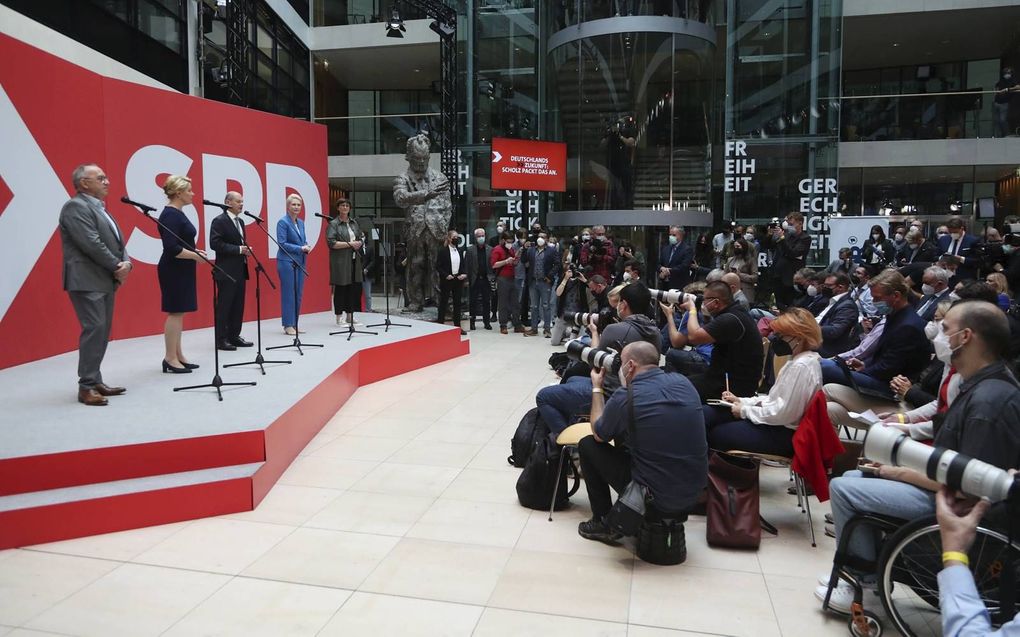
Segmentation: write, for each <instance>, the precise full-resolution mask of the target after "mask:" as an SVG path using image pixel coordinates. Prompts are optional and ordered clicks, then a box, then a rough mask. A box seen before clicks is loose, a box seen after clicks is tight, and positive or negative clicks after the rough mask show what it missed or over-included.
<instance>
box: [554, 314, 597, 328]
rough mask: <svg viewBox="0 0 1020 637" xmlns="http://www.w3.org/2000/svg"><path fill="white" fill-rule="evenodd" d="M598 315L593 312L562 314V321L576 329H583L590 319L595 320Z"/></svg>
mask: <svg viewBox="0 0 1020 637" xmlns="http://www.w3.org/2000/svg"><path fill="white" fill-rule="evenodd" d="M597 318H598V314H596V313H594V312H564V313H563V320H564V321H566V322H567V323H569V324H571V325H576V326H577V327H585V326H587V325H588V323H590V322H591V320H592V319H597Z"/></svg>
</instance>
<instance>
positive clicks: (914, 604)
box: [878, 516, 1020, 637]
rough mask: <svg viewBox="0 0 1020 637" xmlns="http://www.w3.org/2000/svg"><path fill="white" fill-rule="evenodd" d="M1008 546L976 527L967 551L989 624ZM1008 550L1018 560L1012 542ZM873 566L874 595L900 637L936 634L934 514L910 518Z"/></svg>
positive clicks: (938, 559) (938, 544)
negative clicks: (1010, 550) (988, 616)
mask: <svg viewBox="0 0 1020 637" xmlns="http://www.w3.org/2000/svg"><path fill="white" fill-rule="evenodd" d="M1007 548H1008V542H1007V540H1006V536H1005V535H1003V534H1001V533H999V532H997V531H993V530H991V529H986V528H981V527H979V528H978V530H977V537H976V538H975V540H974V546H973V547H971V550H970V557H971V572H973V573H974V581H975V584H976V585H977V590H978V594H979V595H981V598H982V600H984V603H985V606H986V607H987V608H988V610H989V613H990V614H991V616H992V622H993V624H997V623H998V622H997V615H998V611H999V602H998V594H999V581H1000V574H1001V573H1002V566H1003V558H1004V557H1005V555H1006V551H1007ZM1012 551H1013V553H1014V559H1016V560H1017V561H1018V562H1020V547H1018V546H1017V544H1015V543H1014V545H1013V548H1012ZM878 564H879V566H878V593H879V595H880V596H881V598H882V605H883V606H884V607H885V610H886V612H887V613H888V614H889V617H890V618H891V619H892V621H893V623H894V624H895V626H896V628H897V629H898V630H899V631H900V632H901V633H902V634H903V635H904V636H905V637H920V636H922V635H941V634H942V614H941V612H940V611H939V587H938V573H939V571H940V570H942V540H941V538H940V536H939V527H938V523H937V522H936V521H935V517H934V516H927V517H923V518H919V519H917V520H914V521H913V522H910V523H908V524H905V525H904V526H903V528H901V529H899V530H898V531H897V532H896V533H894V534H893V535H891V536H890V537H889V539H888V541H887V542H886V543H885V545H884V547H883V550H882V555H881V556H880V557H879V561H878Z"/></svg>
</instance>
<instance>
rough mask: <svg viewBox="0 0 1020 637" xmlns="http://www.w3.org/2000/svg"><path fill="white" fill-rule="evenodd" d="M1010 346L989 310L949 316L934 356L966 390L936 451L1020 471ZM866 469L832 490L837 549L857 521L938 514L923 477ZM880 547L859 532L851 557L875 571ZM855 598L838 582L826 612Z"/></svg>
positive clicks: (865, 578) (962, 306)
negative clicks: (846, 530)
mask: <svg viewBox="0 0 1020 637" xmlns="http://www.w3.org/2000/svg"><path fill="white" fill-rule="evenodd" d="M1008 343H1009V324H1008V322H1007V321H1006V315H1005V314H1004V313H1003V312H1002V311H1001V310H1000V309H999V308H998V307H996V306H995V305H992V304H991V303H988V302H985V301H960V302H957V303H955V304H954V305H953V307H952V308H951V309H950V310H949V312H947V313H946V316H945V318H943V320H942V325H941V329H940V332H939V333H938V334H937V336H936V338H935V340H934V345H935V350H936V352H939V353H940V356H939V358H941V359H942V360H943V361H944V362H946V363H947V364H949V365H952V366H953V367H955V368H956V372H957V373H958V374H959V375H960V377H961V378H962V379H963V382H962V384H961V385H960V392H959V395H958V396H957V397H956V400H954V401H953V403H952V404H951V405H950V406H949V408H948V410H947V411H946V412H945V415H944V418H943V420H942V424H941V425H940V426H938V428H937V429H936V431H935V439H934V444H935V446H936V447H943V448H945V449H949V450H952V451H956V452H959V453H961V454H965V455H967V456H970V457H971V458H976V459H978V460H981V461H983V462H987V463H989V464H992V465H995V466H996V467H999V468H1000V469H1008V468H1011V467H1017V466H1020V385H1018V384H1017V381H1016V378H1014V376H1013V374H1012V373H1011V372H1010V371H1009V369H1007V367H1006V365H1005V364H1004V362H1003V357H1004V355H1005V353H1006V348H1007V346H1008ZM947 354H948V356H947ZM947 358H948V360H947ZM873 427H874V425H873ZM864 469H865V470H866V471H867V474H865V473H862V472H861V471H850V472H847V473H846V474H844V475H843V476H842V477H840V478H836V479H835V480H833V481H832V484H831V485H830V493H831V496H832V517H833V523H834V528H835V535H836V541H837V542H839V541H840V537H841V536H842V533H843V531H844V526H845V525H846V524H847V522H848V521H849V520H850V519H851V518H853V517H854V516H855V515H858V514H862V513H874V514H879V515H886V516H891V517H895V518H900V519H906V520H910V519H914V518H917V517H920V516H922V515H930V514H931V513H932V512H933V511H934V508H935V503H934V497H933V494H934V492H935V491H937V490H938V488H939V485H938V483H937V482H935V481H934V480H932V479H930V478H929V477H928V476H927V475H925V474H924V473H921V472H918V471H915V470H912V469H908V468H906V467H897V466H892V465H887V464H877V463H876V464H870V465H865V466H864ZM877 545H878V537H877V536H876V532H875V531H874V530H872V529H867V528H863V529H858V530H857V531H856V532H854V533H853V534H852V536H851V537H850V538H849V542H848V543H847V553H848V555H849V556H850V557H851V558H854V559H855V560H858V561H859V562H864V563H874V562H875V560H876V558H877V557H878V546H877ZM854 575H855V577H857V579H858V581H860V582H861V584H863V585H865V586H867V585H869V584H870V585H874V583H875V575H874V573H868V572H861V571H857V572H854ZM825 578H826V579H827V578H828V574H826V576H825ZM826 591H827V587H825V586H820V587H818V588H817V589H815V596H816V597H817V598H818V599H822V600H824V598H825V594H826ZM853 596H854V591H853V588H852V586H851V585H850V584H849V583H847V582H845V581H842V580H841V581H840V583H839V585H838V586H837V587H836V589H834V590H833V592H832V596H831V597H830V599H829V606H830V607H831V608H833V609H835V610H837V611H840V612H849V610H850V605H851V603H852V601H853Z"/></svg>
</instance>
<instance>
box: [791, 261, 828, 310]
mask: <svg viewBox="0 0 1020 637" xmlns="http://www.w3.org/2000/svg"><path fill="white" fill-rule="evenodd" d="M819 276H821V277H823V278H822V280H824V276H825V275H824V274H821V275H819V274H818V273H816V272H815V271H814V270H812V269H811V268H803V269H801V270H798V271H797V272H796V273H795V274H794V275H793V286H794V289H795V290H796V291H797V293H798V296H797V297H796V298H794V300H793V307H802V308H804V309H805V310H807V311H808V312H811V314H812V315H813V316H817V315H818V313H819V312H821V311H822V309H823V308H824V307H825V306H826V305H827V304H828V300H827V299H825V298H822V296H821V294H819V292H820V290H819V288H820V287H821V285H820V281H819Z"/></svg>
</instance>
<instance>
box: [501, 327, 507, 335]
mask: <svg viewBox="0 0 1020 637" xmlns="http://www.w3.org/2000/svg"><path fill="white" fill-rule="evenodd" d="M499 333H500V334H506V333H507V332H506V328H505V327H501V328H499Z"/></svg>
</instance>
